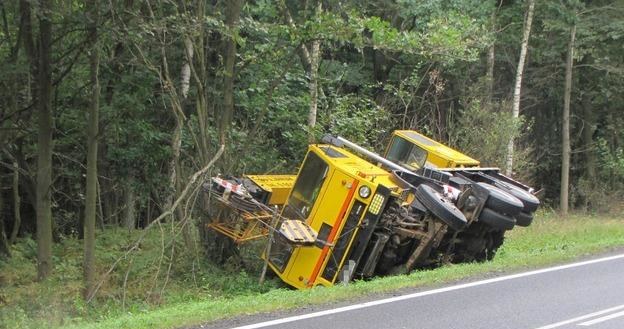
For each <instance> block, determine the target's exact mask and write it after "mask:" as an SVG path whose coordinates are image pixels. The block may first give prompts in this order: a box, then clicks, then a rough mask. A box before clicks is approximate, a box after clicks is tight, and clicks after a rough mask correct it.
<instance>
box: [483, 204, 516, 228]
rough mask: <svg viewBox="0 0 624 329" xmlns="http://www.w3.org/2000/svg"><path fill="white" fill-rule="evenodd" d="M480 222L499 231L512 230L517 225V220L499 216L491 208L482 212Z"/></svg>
mask: <svg viewBox="0 0 624 329" xmlns="http://www.w3.org/2000/svg"><path fill="white" fill-rule="evenodd" d="M479 221H480V222H482V223H484V224H487V225H489V226H491V227H493V228H495V229H499V230H511V229H512V228H513V227H514V225H516V220H515V219H513V218H512V217H509V216H505V215H503V214H499V213H497V212H496V211H494V210H492V209H489V208H483V210H481V215H479Z"/></svg>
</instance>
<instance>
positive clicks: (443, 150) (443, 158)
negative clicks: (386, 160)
mask: <svg viewBox="0 0 624 329" xmlns="http://www.w3.org/2000/svg"><path fill="white" fill-rule="evenodd" d="M396 136H398V137H401V138H403V139H405V140H407V141H408V142H410V143H412V144H414V145H417V146H418V147H420V148H422V149H424V150H425V151H427V164H429V165H431V166H435V167H438V168H456V167H466V168H468V167H478V166H479V165H480V162H479V161H478V160H475V159H473V158H471V157H469V156H467V155H465V154H463V153H461V152H459V151H457V150H455V149H453V148H451V147H449V146H446V145H444V144H442V143H440V142H437V141H435V140H433V139H431V138H429V137H427V136H425V135H423V134H421V133H419V132H417V131H414V130H395V131H394V133H392V140H391V141H390V143H388V147H387V148H386V154H388V151H389V150H390V146H391V145H392V141H393V140H394V138H395V137H396Z"/></svg>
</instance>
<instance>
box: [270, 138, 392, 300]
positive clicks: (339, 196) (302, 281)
mask: <svg viewBox="0 0 624 329" xmlns="http://www.w3.org/2000/svg"><path fill="white" fill-rule="evenodd" d="M391 177H392V176H391V175H390V174H389V173H388V172H387V171H386V170H384V169H382V168H380V167H378V166H376V165H374V164H372V163H370V162H368V161H366V160H364V159H362V158H360V157H358V156H356V155H354V154H352V153H350V152H349V151H347V150H345V149H342V148H338V147H335V146H332V145H310V146H309V148H308V153H307V155H306V157H305V159H304V162H303V164H302V166H301V167H300V169H299V173H298V175H297V179H296V181H295V184H294V186H293V188H292V190H291V193H290V195H289V197H288V199H287V202H286V204H285V206H284V208H283V211H282V216H283V217H284V218H291V219H299V220H301V221H304V222H306V223H307V224H308V225H309V226H310V227H311V228H312V229H313V230H314V231H315V232H318V236H317V241H316V242H315V243H314V244H312V245H307V246H306V245H304V246H296V245H292V244H289V243H288V242H287V241H285V240H284V238H283V237H281V236H280V235H277V237H276V239H275V241H274V242H273V245H272V246H271V252H270V255H269V257H268V260H269V265H270V267H271V268H272V270H273V271H274V272H275V273H276V274H277V275H278V276H279V277H280V279H282V280H283V281H284V282H286V283H287V284H289V285H291V286H293V287H296V288H299V289H303V288H309V287H313V286H315V285H319V284H320V285H324V286H331V285H332V284H333V283H334V282H335V281H336V280H337V279H338V278H337V277H338V271H339V269H340V268H341V267H342V266H343V264H344V263H345V261H346V260H347V259H352V260H355V261H356V262H357V260H359V258H361V257H362V254H363V253H364V249H365V248H366V243H367V242H368V240H369V239H370V236H371V235H372V231H373V228H374V227H375V223H376V222H377V221H378V220H379V217H380V215H381V210H382V209H383V207H384V205H385V203H386V202H387V200H388V197H389V196H390V194H391V193H398V192H399V190H400V188H399V186H398V185H397V184H395V183H394V182H393V181H392V178H391ZM265 257H266V256H265Z"/></svg>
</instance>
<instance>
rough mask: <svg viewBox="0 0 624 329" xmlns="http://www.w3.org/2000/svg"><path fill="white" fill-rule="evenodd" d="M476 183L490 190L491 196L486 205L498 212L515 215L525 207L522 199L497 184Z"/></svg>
mask: <svg viewBox="0 0 624 329" xmlns="http://www.w3.org/2000/svg"><path fill="white" fill-rule="evenodd" d="M476 185H477V186H479V187H481V188H482V189H485V190H487V191H488V194H489V197H488V198H487V201H486V202H485V206H486V207H488V208H490V209H493V210H495V211H496V212H499V213H503V214H507V215H509V216H514V215H515V214H517V213H519V212H520V211H521V210H522V208H524V204H523V203H522V201H520V200H518V198H516V197H514V196H513V195H511V194H509V193H507V192H505V191H503V190H501V189H499V188H498V187H496V186H493V185H490V184H487V183H476Z"/></svg>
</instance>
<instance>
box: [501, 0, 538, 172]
mask: <svg viewBox="0 0 624 329" xmlns="http://www.w3.org/2000/svg"><path fill="white" fill-rule="evenodd" d="M527 5H528V8H527V12H526V18H525V21H524V30H523V33H522V44H521V45H520V57H519V58H518V67H517V68H516V82H515V85H514V93H513V103H512V110H511V115H512V117H513V118H514V119H518V118H519V116H520V95H521V91H522V77H523V75H524V62H525V60H526V55H527V51H528V48H529V38H530V36H531V25H532V23H533V12H534V10H535V0H527ZM513 154H514V135H512V136H511V138H509V143H508V144H507V166H506V167H505V174H506V175H508V176H509V175H512V173H513V160H514V155H513Z"/></svg>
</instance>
